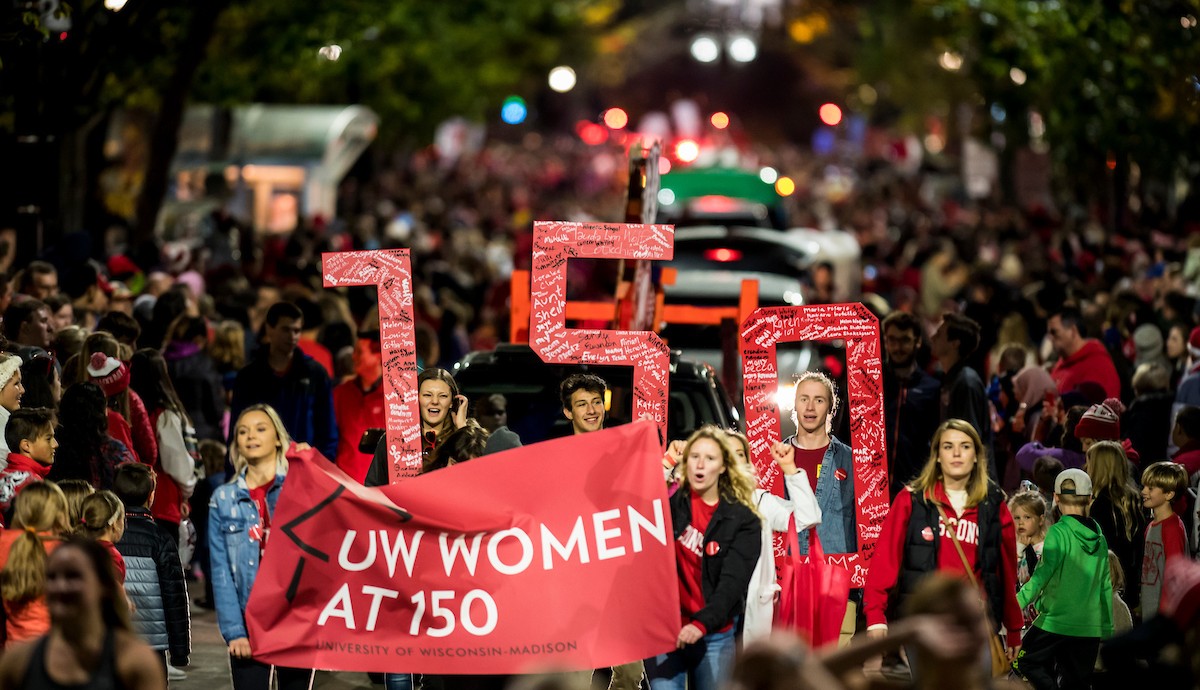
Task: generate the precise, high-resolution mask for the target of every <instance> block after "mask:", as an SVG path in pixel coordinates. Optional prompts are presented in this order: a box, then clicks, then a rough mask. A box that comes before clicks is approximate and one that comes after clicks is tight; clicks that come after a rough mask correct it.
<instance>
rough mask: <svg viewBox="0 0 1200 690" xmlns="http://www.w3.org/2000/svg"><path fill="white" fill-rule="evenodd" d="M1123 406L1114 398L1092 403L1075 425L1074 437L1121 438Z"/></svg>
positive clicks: (1103, 439) (1111, 439)
mask: <svg viewBox="0 0 1200 690" xmlns="http://www.w3.org/2000/svg"><path fill="white" fill-rule="evenodd" d="M1124 411H1125V406H1124V405H1122V404H1121V401H1120V400H1117V399H1116V398H1109V399H1107V400H1105V401H1104V402H1102V403H1100V404H1099V405H1092V406H1091V407H1089V408H1088V411H1087V412H1084V413H1083V417H1081V418H1080V420H1079V424H1078V425H1076V426H1075V438H1079V439H1084V438H1091V439H1095V440H1097V441H1116V440H1118V439H1120V438H1121V413H1122V412H1124Z"/></svg>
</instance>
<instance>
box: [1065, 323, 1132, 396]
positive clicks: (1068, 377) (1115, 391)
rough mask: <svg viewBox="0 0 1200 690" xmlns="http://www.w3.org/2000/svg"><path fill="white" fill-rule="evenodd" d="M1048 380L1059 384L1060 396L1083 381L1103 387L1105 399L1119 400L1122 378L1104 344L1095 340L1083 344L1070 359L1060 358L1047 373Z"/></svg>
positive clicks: (1091, 339) (1088, 340) (1090, 339)
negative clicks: (1048, 375) (1118, 374)
mask: <svg viewBox="0 0 1200 690" xmlns="http://www.w3.org/2000/svg"><path fill="white" fill-rule="evenodd" d="M1050 378H1052V379H1054V383H1055V384H1057V385H1058V392H1059V393H1069V392H1071V391H1073V390H1075V389H1076V388H1077V387H1078V386H1079V384H1081V383H1083V382H1085V381H1092V382H1093V383H1098V384H1100V386H1101V387H1102V388H1104V394H1105V396H1107V397H1109V398H1120V397H1121V379H1120V378H1119V377H1118V376H1117V368H1116V367H1114V366H1113V362H1112V357H1109V355H1108V350H1106V349H1104V344H1103V343H1101V342H1100V341H1099V340H1096V339H1094V338H1089V339H1087V340H1085V341H1083V346H1082V347H1080V348H1079V349H1078V350H1076V351H1075V354H1073V355H1071V356H1070V357H1063V358H1061V359H1059V360H1058V361H1057V362H1055V364H1054V368H1053V369H1051V370H1050Z"/></svg>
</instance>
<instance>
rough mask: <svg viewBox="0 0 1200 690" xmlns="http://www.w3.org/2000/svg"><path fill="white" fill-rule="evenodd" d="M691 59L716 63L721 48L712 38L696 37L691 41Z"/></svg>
mask: <svg viewBox="0 0 1200 690" xmlns="http://www.w3.org/2000/svg"><path fill="white" fill-rule="evenodd" d="M691 50H692V57H694V58H696V60H698V61H700V62H705V63H707V62H716V60H717V58H718V57H720V56H721V46H719V45H717V42H716V41H715V40H713V38H712V36H697V37H696V38H695V39H693V40H692V48H691Z"/></svg>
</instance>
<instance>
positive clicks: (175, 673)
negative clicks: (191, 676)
mask: <svg viewBox="0 0 1200 690" xmlns="http://www.w3.org/2000/svg"><path fill="white" fill-rule="evenodd" d="M167 680H187V674H186V673H184V672H183V670H182V669H178V668H175V667H174V666H172V665H170V664H167Z"/></svg>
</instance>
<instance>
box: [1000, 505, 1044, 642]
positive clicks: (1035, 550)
mask: <svg viewBox="0 0 1200 690" xmlns="http://www.w3.org/2000/svg"><path fill="white" fill-rule="evenodd" d="M1008 510H1009V512H1011V513H1012V516H1013V524H1014V525H1015V526H1016V528H1017V586H1018V587H1022V586H1024V585H1025V583H1026V582H1029V578H1030V577H1031V576H1032V575H1033V571H1034V569H1035V568H1037V564H1038V562H1039V561H1040V560H1041V559H1042V545H1043V544H1044V543H1045V539H1046V530H1047V529H1049V526H1050V525H1049V522H1048V521H1047V518H1046V499H1044V498H1042V494H1041V493H1040V492H1038V491H1022V492H1021V493H1019V494H1017V495H1015V496H1013V497H1012V498H1010V499H1008ZM1021 613H1022V615H1024V617H1025V627H1026V628H1028V627H1029V626H1030V624H1032V623H1033V619H1034V618H1036V617H1037V607H1036V602H1034V603H1032V604H1030V605H1029V606H1026V607H1025V608H1024V609H1023V610H1022V611H1021Z"/></svg>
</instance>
